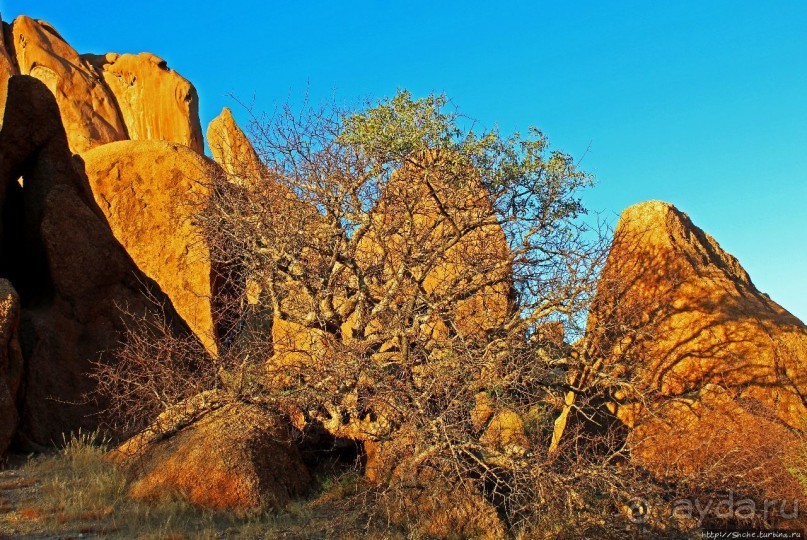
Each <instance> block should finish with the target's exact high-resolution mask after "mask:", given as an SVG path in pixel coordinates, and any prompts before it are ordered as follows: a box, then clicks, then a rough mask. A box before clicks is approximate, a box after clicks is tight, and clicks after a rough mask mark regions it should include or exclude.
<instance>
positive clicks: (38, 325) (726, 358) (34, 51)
mask: <svg viewBox="0 0 807 540" xmlns="http://www.w3.org/2000/svg"><path fill="white" fill-rule="evenodd" d="M0 111H2V114H1V115H0V122H1V123H0V217H1V220H0V227H1V229H0V453H2V452H5V451H6V449H7V448H8V447H9V446H10V445H12V444H14V445H16V446H17V447H18V448H29V449H36V448H43V447H47V446H51V445H53V444H58V443H59V442H60V441H62V437H63V434H66V433H70V432H72V431H76V430H78V429H80V428H82V429H87V430H92V429H94V428H96V427H97V425H98V423H99V418H98V415H97V413H98V412H99V411H100V410H101V409H103V406H104V405H103V403H99V402H98V398H97V397H92V396H93V390H94V383H93V379H92V378H91V377H90V376H89V374H90V371H91V370H92V369H93V366H94V364H95V363H97V362H102V363H103V362H113V361H114V358H115V350H116V348H117V347H118V346H119V344H120V341H121V339H123V336H124V335H125V332H126V330H127V328H128V327H129V326H128V325H129V324H131V323H132V322H133V321H134V320H136V319H141V320H142V319H145V320H149V319H150V318H155V319H156V318H157V317H160V318H162V319H161V320H165V321H167V324H169V325H170V326H171V327H172V331H174V332H176V333H177V334H179V335H185V336H192V337H193V338H194V339H197V340H198V341H199V343H200V345H202V347H203V348H204V350H206V351H207V354H208V355H209V359H210V361H213V360H214V359H215V358H216V357H217V356H218V355H219V353H220V347H221V339H222V324H223V323H222V320H221V319H222V317H221V314H220V310H219V309H217V305H216V298H217V295H218V294H219V292H220V291H219V287H220V286H221V279H219V278H220V275H221V273H222V272H225V271H226V270H224V269H221V268H216V265H215V264H214V263H213V262H212V261H211V259H212V257H211V255H210V253H209V251H208V247H207V246H206V244H205V242H204V235H203V233H202V231H201V230H199V225H198V224H197V222H196V221H195V220H194V219H193V216H194V213H195V212H197V211H198V208H199V207H200V206H201V205H204V204H205V202H206V201H207V200H208V198H209V197H210V196H211V185H212V184H213V181H214V179H215V178H217V177H218V176H219V175H226V176H227V177H228V178H230V179H232V180H233V181H234V182H235V183H236V184H239V183H241V184H243V183H246V182H248V181H249V178H251V177H254V176H255V175H263V174H267V172H266V169H265V167H264V165H263V164H262V163H261V161H260V159H259V157H258V154H257V153H256V151H255V150H254V149H253V147H252V145H251V144H250V141H249V139H248V138H247V136H246V135H245V134H244V133H243V132H242V131H241V129H240V128H239V127H238V126H237V125H236V123H235V121H234V119H233V117H232V114H231V113H230V111H229V110H228V109H225V110H224V111H223V112H222V114H221V115H220V116H219V117H218V118H217V119H215V120H214V121H213V122H211V124H210V127H209V128H208V130H207V139H208V144H209V147H210V151H211V153H212V155H213V157H214V158H215V161H214V160H211V159H209V158H207V157H205V155H204V153H203V152H204V142H203V139H202V130H201V127H200V121H199V115H198V97H197V94H196V90H195V89H194V87H193V85H191V84H190V83H189V82H188V81H187V80H185V79H184V78H182V77H181V76H180V75H179V74H177V73H176V72H174V71H172V70H171V69H169V68H168V67H167V64H166V62H165V61H164V60H162V59H160V58H158V57H157V56H154V55H152V54H148V53H144V54H140V55H131V54H123V55H118V54H113V53H110V54H106V55H81V54H79V53H77V52H76V51H75V50H74V49H73V48H72V47H71V46H70V45H69V44H68V43H67V42H66V41H65V40H64V39H63V38H62V37H61V36H60V35H59V33H58V32H57V31H56V30H55V29H54V28H53V27H52V26H50V25H49V24H47V23H46V22H43V21H37V20H33V19H30V18H28V17H24V16H21V17H19V18H17V19H16V20H15V21H14V22H13V23H11V24H8V23H2V39H0ZM423 159H424V160H426V161H430V160H431V161H435V160H439V159H450V156H443V157H440V156H437V155H428V156H423ZM416 176H417V172H416V171H414V170H408V169H404V170H401V171H398V172H397V173H396V174H395V175H394V176H393V179H392V181H391V182H390V185H389V186H388V190H389V193H386V194H382V197H381V200H380V202H379V205H380V206H381V207H380V208H378V209H377V211H376V212H374V213H373V215H374V216H375V218H374V219H378V220H380V221H379V223H377V224H376V227H375V228H374V230H375V231H377V232H378V235H379V236H377V237H374V236H372V235H370V236H368V237H367V238H366V239H365V240H364V243H363V245H362V246H361V248H362V250H361V252H362V256H361V261H360V262H361V263H362V264H366V265H372V264H382V265H384V264H386V265H390V264H394V262H395V261H394V260H392V259H394V257H392V255H394V252H395V247H396V245H397V244H396V242H397V236H396V222H395V219H396V215H397V214H398V210H396V208H397V207H398V206H400V205H406V206H407V208H408V211H411V212H415V213H418V214H419V215H420V214H422V216H421V217H422V219H421V220H420V222H421V223H422V227H423V242H440V238H441V234H443V233H444V232H445V231H443V230H442V229H441V228H440V227H435V226H433V223H432V221H430V217H429V216H430V215H431V214H432V213H434V212H435V209H434V208H431V207H430V206H429V205H430V204H432V203H431V202H430V201H431V200H432V199H430V197H428V196H424V194H425V193H426V191H427V189H428V190H437V191H444V192H445V194H444V196H443V197H442V200H443V201H449V202H450V204H452V205H455V206H456V207H457V208H458V209H459V210H458V211H457V212H456V215H458V216H460V217H463V216H465V217H468V218H469V219H475V217H476V216H477V214H479V213H480V212H481V213H485V212H489V211H490V208H489V205H490V203H489V201H488V199H487V195H486V193H485V192H484V190H483V189H482V188H481V186H479V185H476V184H473V182H471V184H472V185H470V186H469V188H468V189H466V190H460V191H455V190H453V187H452V186H449V185H442V184H441V183H440V179H439V178H435V179H432V184H431V185H427V184H425V183H424V182H421V181H420V180H419V179H418V178H416ZM469 177H472V175H469ZM288 195H289V194H288V193H286V194H285V195H284V196H288ZM290 204H291V203H290ZM300 204H301V203H299V202H295V203H294V205H296V206H295V208H299V207H300ZM280 206H282V205H280ZM381 244H383V245H384V260H383V261H382V260H380V259H379V257H378V254H379V253H380V250H379V245H381ZM507 249H508V247H507V241H506V239H505V237H504V234H503V232H502V230H501V228H500V227H499V226H498V225H497V224H491V225H489V226H484V227H480V228H479V229H478V231H476V233H475V234H474V235H471V236H470V237H469V240H468V242H466V243H465V244H464V245H458V246H456V248H455V249H453V250H450V251H449V252H448V253H447V254H446V256H445V260H442V261H439V264H437V265H436V267H435V269H434V270H433V271H432V273H431V274H430V275H429V276H428V279H426V281H425V283H424V287H425V288H426V289H428V290H429V291H432V290H440V288H442V287H452V286H456V282H457V281H460V280H459V278H458V276H460V275H461V273H462V268H463V265H475V266H476V267H486V268H487V267H489V271H490V273H491V274H492V275H494V276H500V279H495V280H493V282H492V284H489V285H486V286H484V287H481V288H480V289H479V291H478V292H477V293H476V294H474V295H470V296H469V297H467V298H465V299H464V300H463V301H462V303H461V305H459V306H458V307H457V309H456V313H455V318H456V320H454V321H453V323H452V324H454V325H455V326H456V328H457V330H458V332H460V334H462V335H463V336H465V337H468V338H471V337H473V336H474V335H475V334H476V333H479V332H484V331H485V330H487V329H489V328H490V327H492V326H495V325H496V324H498V322H499V321H500V320H501V319H502V318H503V317H504V316H505V314H506V312H507V309H508V302H510V301H511V298H510V295H511V284H510V281H509V277H508V276H509V268H506V267H502V266H501V265H500V264H498V262H497V261H499V262H500V261H502V260H503V259H506V258H507V257H506V252H507ZM502 253H504V254H505V256H504V257H502ZM390 254H392V255H390ZM376 259H379V260H376ZM471 285H474V284H473V283H472V284H471ZM122 307H125V309H122ZM442 324H443V323H442V322H441V321H428V324H426V325H424V328H425V330H424V331H428V332H430V337H431V339H433V340H434V342H435V343H439V341H440V339H442V337H441V336H442V335H444V334H445V332H446V331H447V329H446V328H444V327H443V326H441V325H442ZM589 327H590V332H589V335H587V336H586V338H585V339H584V340H583V341H581V343H583V344H585V346H586V347H587V348H588V350H587V351H586V354H587V355H588V356H589V357H591V358H602V359H604V360H603V362H602V364H603V365H609V366H615V365H616V366H620V369H621V372H622V373H623V374H626V375H629V376H630V378H632V380H634V382H635V385H634V386H633V387H631V388H629V389H625V388H623V389H621V390H620V391H617V392H615V393H614V395H613V396H612V397H613V399H612V400H611V402H610V403H609V404H608V406H609V407H610V411H611V414H613V415H614V417H615V418H618V419H619V420H620V421H621V422H622V423H623V424H624V425H625V426H627V428H629V437H630V439H631V447H632V448H633V450H634V451H633V459H634V460H636V462H637V463H638V464H640V465H641V466H642V467H646V468H647V469H649V470H651V471H653V472H654V473H655V474H657V475H659V476H663V477H673V478H680V477H686V476H692V475H713V476H715V477H716V478H717V477H726V475H731V474H736V473H737V467H738V464H751V463H753V462H754V459H756V458H759V460H761V461H759V462H758V463H757V469H755V470H756V471H757V472H754V471H750V472H749V470H748V469H747V468H746V469H744V470H743V472H744V473H746V474H751V475H753V474H757V473H758V476H759V478H757V477H754V478H755V481H756V482H757V483H758V484H759V485H764V486H765V487H766V489H768V490H769V492H771V493H778V494H782V493H790V492H791V491H792V489H795V488H794V487H793V485H792V483H793V480H792V477H790V476H789V475H788V474H787V459H788V456H787V455H786V454H787V449H788V448H793V447H795V446H796V445H797V444H798V443H799V442H800V433H801V430H802V428H803V421H804V418H805V415H807V401H806V399H807V398H805V392H806V390H805V383H807V371H806V370H805V367H806V366H805V364H807V330H806V329H805V326H804V324H803V323H802V322H801V321H799V320H798V319H797V318H795V317H794V316H792V315H791V314H789V313H788V312H787V311H785V310H784V309H783V308H781V307H780V306H779V305H777V304H776V303H775V302H773V301H772V300H770V299H769V298H768V297H767V296H766V295H764V294H762V293H760V292H759V291H758V290H757V289H756V288H755V287H754V285H753V284H752V282H751V280H750V279H749V277H748V275H747V274H746V272H745V271H744V270H743V268H742V267H741V266H740V264H739V263H738V262H737V260H736V259H734V258H733V257H732V256H731V255H729V254H727V253H726V252H724V251H723V250H722V249H720V247H719V246H718V245H717V243H716V242H715V241H714V239H712V238H711V237H710V236H709V235H707V234H706V233H704V232H703V231H701V230H700V229H698V228H697V227H695V226H694V225H693V224H692V223H691V221H690V220H689V218H688V217H687V216H686V215H685V214H683V213H682V212H680V211H678V210H677V209H675V208H674V207H672V206H670V205H668V204H665V203H660V202H648V203H643V204H639V205H636V206H634V207H631V208H629V209H628V210H626V211H625V213H624V214H623V216H622V218H621V219H620V222H619V226H618V227H617V230H616V235H615V238H614V243H613V247H612V249H611V253H610V256H609V258H608V261H607V265H606V267H605V269H604V272H603V276H602V279H601V282H600V286H599V290H598V294H597V297H596V299H595V302H594V304H593V307H592V309H591V313H590V324H589ZM273 332H274V338H275V339H276V341H277V343H276V347H275V349H276V350H275V353H276V354H275V357H274V358H273V359H272V360H271V361H274V362H280V363H283V362H287V363H288V362H296V363H302V362H303V360H302V359H301V354H302V355H303V356H305V358H306V360H305V361H309V362H310V361H327V359H326V358H325V357H326V356H327V351H328V347H327V344H325V345H322V344H319V342H318V340H319V339H320V336H319V335H318V334H317V333H316V331H315V330H309V329H304V328H301V327H296V326H294V324H293V323H290V322H287V321H281V320H278V321H275V324H274V327H273ZM345 333H346V335H347V336H348V339H349V328H347V329H346V330H345ZM284 344H286V345H285V346H284ZM309 349H310V350H309ZM314 349H316V351H314ZM303 353H305V354H303ZM313 353H316V354H313ZM423 376H424V377H426V376H428V373H424V374H423ZM477 401H478V403H477V407H476V408H475V409H474V411H475V414H476V415H477V416H478V418H476V417H475V419H474V422H475V423H477V422H478V423H479V424H480V425H479V430H480V432H484V433H485V435H484V437H483V438H486V439H485V440H487V442H486V443H485V444H489V446H491V447H492V448H496V447H501V448H504V447H505V446H508V447H510V446H518V447H519V448H523V447H527V446H528V444H529V443H528V442H527V441H526V439H525V437H524V433H523V422H522V419H521V418H520V417H519V416H518V415H517V414H516V413H515V412H513V411H509V410H508V411H499V412H498V413H496V414H494V412H493V411H492V410H491V411H487V409H486V408H485V403H484V401H485V400H484V395H480V396H478V399H477ZM486 411H487V412H486ZM564 421H565V420H564ZM326 427H327V426H326ZM353 427H355V428H356V429H355V432H356V433H359V432H364V433H366V432H371V431H372V430H368V429H366V426H353V425H352V424H350V423H340V425H338V426H334V427H333V429H332V435H334V436H340V437H343V436H346V437H351V435H350V433H349V432H350V430H351V428H353ZM704 433H709V434H711V436H710V437H704V436H703V434H704ZM356 438H359V439H361V437H356ZM292 439H293V437H292V432H291V427H290V426H289V425H288V424H286V423H284V422H283V421H282V420H280V419H279V418H278V417H275V416H273V415H270V414H268V413H267V412H266V411H264V410H262V409H260V408H258V407H255V406H250V405H245V404H242V405H238V404H234V403H232V402H226V400H221V399H219V397H217V396H216V395H214V394H204V395H199V396H196V397H194V398H192V399H191V400H189V401H188V402H187V403H184V404H183V405H182V407H180V409H178V410H171V411H166V412H165V413H163V415H162V416H161V417H160V418H159V419H158V420H157V422H156V423H155V425H153V426H151V427H150V428H149V429H147V430H146V431H145V432H143V433H141V434H139V435H137V436H136V437H135V438H134V439H131V440H130V441H128V442H126V443H125V444H124V445H123V446H121V447H120V448H119V449H118V450H117V451H116V453H115V458H114V459H116V460H124V461H126V462H128V463H130V465H129V466H130V471H131V474H132V483H131V486H132V493H133V495H136V496H139V497H143V498H154V497H157V496H159V494H160V493H164V492H168V491H171V492H173V491H179V492H181V493H184V494H185V495H186V496H187V497H188V498H189V499H190V500H191V501H193V502H195V503H197V504H199V505H201V506H206V507H211V508H217V509H221V508H238V509H250V508H255V507H266V506H275V507H279V506H282V505H283V504H285V503H286V502H287V501H288V500H289V499H290V497H295V496H298V495H300V494H301V493H303V492H304V491H305V489H306V486H307V485H308V482H309V480H310V475H309V473H308V471H307V469H306V468H305V466H304V465H303V463H302V461H301V458H300V454H299V452H298V451H297V449H296V448H295V445H294V442H293V440H292ZM363 442H366V446H367V448H366V454H367V458H368V462H370V463H371V464H372V463H375V464H376V465H378V464H379V463H380V461H378V459H375V458H374V456H376V457H377V456H381V455H383V454H384V448H383V447H381V446H379V445H378V444H376V443H375V442H374V441H372V440H367V441H363ZM483 442H484V441H483ZM749 444H752V445H753V451H750V452H745V451H743V449H744V448H748V447H749ZM726 456H730V458H726ZM759 463H762V466H761V467H760V466H759ZM379 466H380V465H379ZM749 466H750V465H749ZM765 475H767V477H765ZM377 476H378V470H375V469H373V467H372V466H370V467H368V477H369V478H370V479H371V480H372V479H374V478H376V477H377ZM477 503H478V504H477ZM483 503H484V501H482V502H480V501H470V502H469V503H468V505H466V506H467V508H466V507H458V508H457V512H458V514H457V515H458V516H460V517H461V518H462V519H465V517H467V516H466V514H468V513H480V512H481V513H483V514H485V515H488V514H490V516H493V517H491V519H494V518H495V512H493V511H491V509H490V508H489V507H485V508H483V506H484V504H483ZM479 505H482V506H479ZM460 510H462V511H460ZM463 516H465V517H463ZM458 519H459V518H458ZM486 519H487V518H486Z"/></svg>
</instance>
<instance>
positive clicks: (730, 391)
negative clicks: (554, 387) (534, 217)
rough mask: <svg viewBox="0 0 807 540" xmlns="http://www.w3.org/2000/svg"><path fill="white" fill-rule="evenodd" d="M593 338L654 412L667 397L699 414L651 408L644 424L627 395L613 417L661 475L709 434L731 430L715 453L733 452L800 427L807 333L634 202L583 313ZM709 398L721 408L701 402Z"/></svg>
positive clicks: (650, 206) (682, 218) (712, 254)
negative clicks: (673, 457)
mask: <svg viewBox="0 0 807 540" xmlns="http://www.w3.org/2000/svg"><path fill="white" fill-rule="evenodd" d="M590 339H591V342H592V344H593V346H592V354H593V355H595V356H601V357H607V358H609V362H613V363H617V364H619V365H622V366H624V368H625V370H626V371H628V372H633V374H634V375H635V377H636V380H637V381H638V382H639V385H640V387H641V388H642V389H643V390H644V391H646V392H650V393H651V394H649V395H651V396H656V397H655V398H651V400H654V401H651V404H650V407H651V408H653V407H655V406H656V405H653V403H656V404H665V403H666V402H667V400H668V398H673V397H674V398H676V399H680V400H684V401H686V400H694V402H695V403H697V404H698V407H695V408H693V407H689V408H684V409H681V408H676V407H671V406H668V405H663V406H662V405H658V406H659V407H660V408H659V410H658V411H653V412H657V413H658V414H659V416H656V417H655V418H652V417H651V415H649V414H647V413H648V411H647V410H645V409H643V408H642V407H639V406H638V405H631V404H630V401H631V399H630V396H623V397H626V401H627V402H626V403H623V404H621V406H619V407H618V410H617V413H618V415H619V416H620V418H621V419H622V420H623V421H624V422H626V423H627V424H628V425H629V426H633V427H637V430H635V431H634V438H635V439H637V446H638V448H637V455H639V456H643V458H645V459H646V460H651V459H653V456H657V457H658V460H655V461H656V465H658V466H659V467H662V466H663V463H664V462H669V457H670V456H669V455H668V454H669V453H670V452H675V451H677V452H679V453H681V452H682V451H683V449H685V448H690V449H692V448H698V447H700V446H701V442H702V441H703V439H704V437H709V436H710V434H709V433H708V432H706V431H705V427H706V426H708V425H721V424H722V425H723V427H727V426H732V425H738V426H739V427H738V428H737V429H736V430H734V431H729V432H723V433H722V435H721V438H722V439H723V441H722V443H721V444H722V445H723V446H726V447H732V446H734V447H737V448H742V447H743V446H744V445H745V443H746V438H747V436H746V434H748V433H750V432H751V431H752V430H754V429H756V430H760V429H761V427H762V426H763V425H770V426H781V427H779V428H777V429H778V430H779V431H781V432H782V433H784V432H785V431H787V430H788V429H791V428H792V429H802V428H803V424H802V422H803V419H804V418H805V417H806V416H807V405H806V404H805V401H804V399H803V389H804V388H805V384H806V383H807V329H806V328H805V326H804V324H803V323H802V322H801V321H799V320H798V319H797V318H796V317H794V316H793V315H791V314H790V313H788V312H787V311H786V310H784V309H783V308H782V307H781V306H779V305H778V304H776V303H775V302H773V301H772V300H771V299H770V298H768V296H767V295H765V294H763V293H761V292H759V291H758V290H757V289H756V287H755V286H754V285H753V283H752V282H751V279H750V278H749V277H748V274H747V273H746V272H745V270H743V268H742V267H741V266H740V264H739V262H738V261H737V259H735V258H734V257H732V256H731V255H729V254H728V253H726V252H725V251H723V250H722V249H721V248H720V246H719V245H718V244H717V242H716V241H715V240H714V239H713V238H712V237H711V236H709V235H708V234H706V233H704V232H703V231H702V230H700V229H699V228H697V227H696V226H695V225H693V224H692V222H691V221H690V219H689V217H688V216H687V215H686V214H684V213H682V212H680V211H679V210H677V209H676V208H674V207H673V206H671V205H669V204H665V203H662V202H657V201H653V202H647V203H642V204H638V205H636V206H633V207H631V208H628V209H627V210H626V211H625V212H624V213H623V214H622V216H621V218H620V220H619V225H618V226H617V229H616V233H615V238H614V243H613V247H612V249H611V253H610V255H609V257H608V261H607V264H606V267H605V269H604V272H603V276H602V280H601V282H600V286H599V290H598V293H597V298H596V300H595V303H594V305H593V308H592V311H591V318H590ZM706 387H710V388H713V389H716V390H715V391H711V392H709V394H708V395H709V396H719V399H716V398H715V399H711V398H710V399H709V400H706V399H702V398H701V397H699V396H701V395H702V392H703V391H704V389H705V388H706ZM718 390H719V392H718ZM709 402H712V403H715V404H717V405H719V406H717V405H715V406H709V405H708V403H709ZM697 408H700V409H701V410H703V411H709V417H708V418H706V417H705V416H704V415H702V414H697V413H695V412H693V411H694V410H695V409H697ZM687 411H689V412H687ZM667 414H669V416H668V417H667V416H665V415H667ZM687 415H692V416H691V418H690V419H689V420H684V419H683V416H687ZM773 429H774V428H773V427H771V430H773ZM762 431H765V430H762ZM672 432H676V433H675V434H674V435H673V434H672ZM771 432H773V431H771ZM639 433H641V436H639V435H638V434H639ZM662 456H666V457H662ZM686 456H688V458H682V459H680V460H678V461H677V462H676V463H678V464H679V465H680V466H681V467H683V468H687V467H689V468H690V469H692V468H693V467H695V468H697V467H698V463H697V462H696V461H694V455H693V454H691V453H690V454H686ZM687 459H690V463H689V464H687V463H685V462H686V461H687Z"/></svg>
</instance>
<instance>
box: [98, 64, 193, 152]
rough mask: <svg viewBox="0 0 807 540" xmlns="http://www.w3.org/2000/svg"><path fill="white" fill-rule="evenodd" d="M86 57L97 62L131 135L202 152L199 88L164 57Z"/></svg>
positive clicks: (133, 137) (138, 138)
mask: <svg viewBox="0 0 807 540" xmlns="http://www.w3.org/2000/svg"><path fill="white" fill-rule="evenodd" d="M82 59H83V60H85V61H88V62H90V63H92V64H93V65H94V66H95V67H96V68H97V70H98V72H99V73H100V75H101V77H102V78H103V81H104V83H105V84H106V86H107V87H108V88H109V90H110V92H111V93H112V95H113V96H114V97H115V101H116V103H117V106H118V109H119V110H120V114H121V116H122V118H123V122H124V124H125V125H126V131H127V133H128V136H129V137H128V138H129V139H132V140H134V141H143V140H157V141H170V142H176V143H179V144H184V145H185V146H189V147H190V148H192V149H193V150H195V151H196V152H197V153H199V154H204V142H203V141H202V127H201V124H200V123H199V97H198V95H197V93H196V88H194V87H193V85H192V84H191V83H190V82H188V80H187V79H185V78H184V77H182V76H181V75H179V74H178V73H177V72H176V71H173V70H171V69H169V68H168V64H167V63H166V61H165V60H163V59H162V58H159V57H157V56H155V55H153V54H151V53H141V54H115V53H108V54H106V55H103V56H93V55H82Z"/></svg>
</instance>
